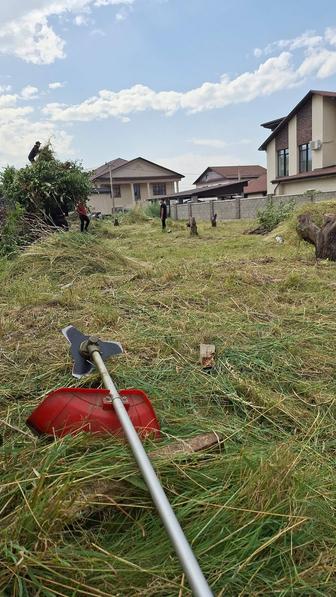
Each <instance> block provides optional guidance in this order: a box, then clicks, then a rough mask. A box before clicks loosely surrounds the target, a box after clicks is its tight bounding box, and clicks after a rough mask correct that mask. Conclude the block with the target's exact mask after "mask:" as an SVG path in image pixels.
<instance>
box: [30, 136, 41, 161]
mask: <svg viewBox="0 0 336 597" xmlns="http://www.w3.org/2000/svg"><path fill="white" fill-rule="evenodd" d="M40 147H41V143H40V141H36V143H35V145H34V147H33V149H32V150H31V152H30V154H29V156H28V160H29V161H30V163H31V164H33V163H34V162H35V158H36V156H37V155H38V154H39V153H40Z"/></svg>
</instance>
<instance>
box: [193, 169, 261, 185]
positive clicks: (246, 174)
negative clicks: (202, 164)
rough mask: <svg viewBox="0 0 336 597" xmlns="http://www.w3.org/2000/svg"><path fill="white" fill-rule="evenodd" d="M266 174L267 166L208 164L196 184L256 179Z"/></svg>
mask: <svg viewBox="0 0 336 597" xmlns="http://www.w3.org/2000/svg"><path fill="white" fill-rule="evenodd" d="M264 174H266V168H264V167H263V166H258V165H252V166H244V165H238V166H208V168H206V169H205V170H204V172H202V174H201V175H200V176H199V177H198V178H197V180H195V182H194V185H196V187H201V186H204V185H211V184H218V183H226V182H239V181H241V180H254V179H256V178H259V177H260V176H263V175H264Z"/></svg>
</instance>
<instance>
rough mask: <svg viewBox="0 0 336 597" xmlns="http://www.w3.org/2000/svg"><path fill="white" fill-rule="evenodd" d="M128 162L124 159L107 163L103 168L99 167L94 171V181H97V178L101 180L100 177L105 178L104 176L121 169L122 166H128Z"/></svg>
mask: <svg viewBox="0 0 336 597" xmlns="http://www.w3.org/2000/svg"><path fill="white" fill-rule="evenodd" d="M127 162H128V160H123V159H122V158H117V159H116V160H111V161H110V162H106V163H105V164H103V165H102V166H99V167H98V168H95V170H93V175H92V180H95V178H99V177H100V176H104V174H108V173H109V171H110V170H115V169H116V168H120V166H123V165H124V164H127Z"/></svg>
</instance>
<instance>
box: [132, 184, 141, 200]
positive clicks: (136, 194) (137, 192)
mask: <svg viewBox="0 0 336 597" xmlns="http://www.w3.org/2000/svg"><path fill="white" fill-rule="evenodd" d="M133 191H134V199H135V201H140V200H141V190H140V184H139V183H135V184H134V185H133Z"/></svg>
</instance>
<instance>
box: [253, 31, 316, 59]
mask: <svg viewBox="0 0 336 597" xmlns="http://www.w3.org/2000/svg"><path fill="white" fill-rule="evenodd" d="M323 41H324V38H323V37H322V36H321V35H316V33H315V31H305V33H302V34H301V35H298V36H297V37H294V38H292V39H280V40H277V41H274V42H272V43H270V44H268V45H267V46H266V47H265V48H263V49H261V48H255V49H254V55H255V56H256V58H260V56H262V55H263V54H265V55H266V56H267V55H270V54H273V52H275V51H277V50H289V51H293V50H298V49H300V48H315V47H317V46H319V45H321V44H322V43H323Z"/></svg>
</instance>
